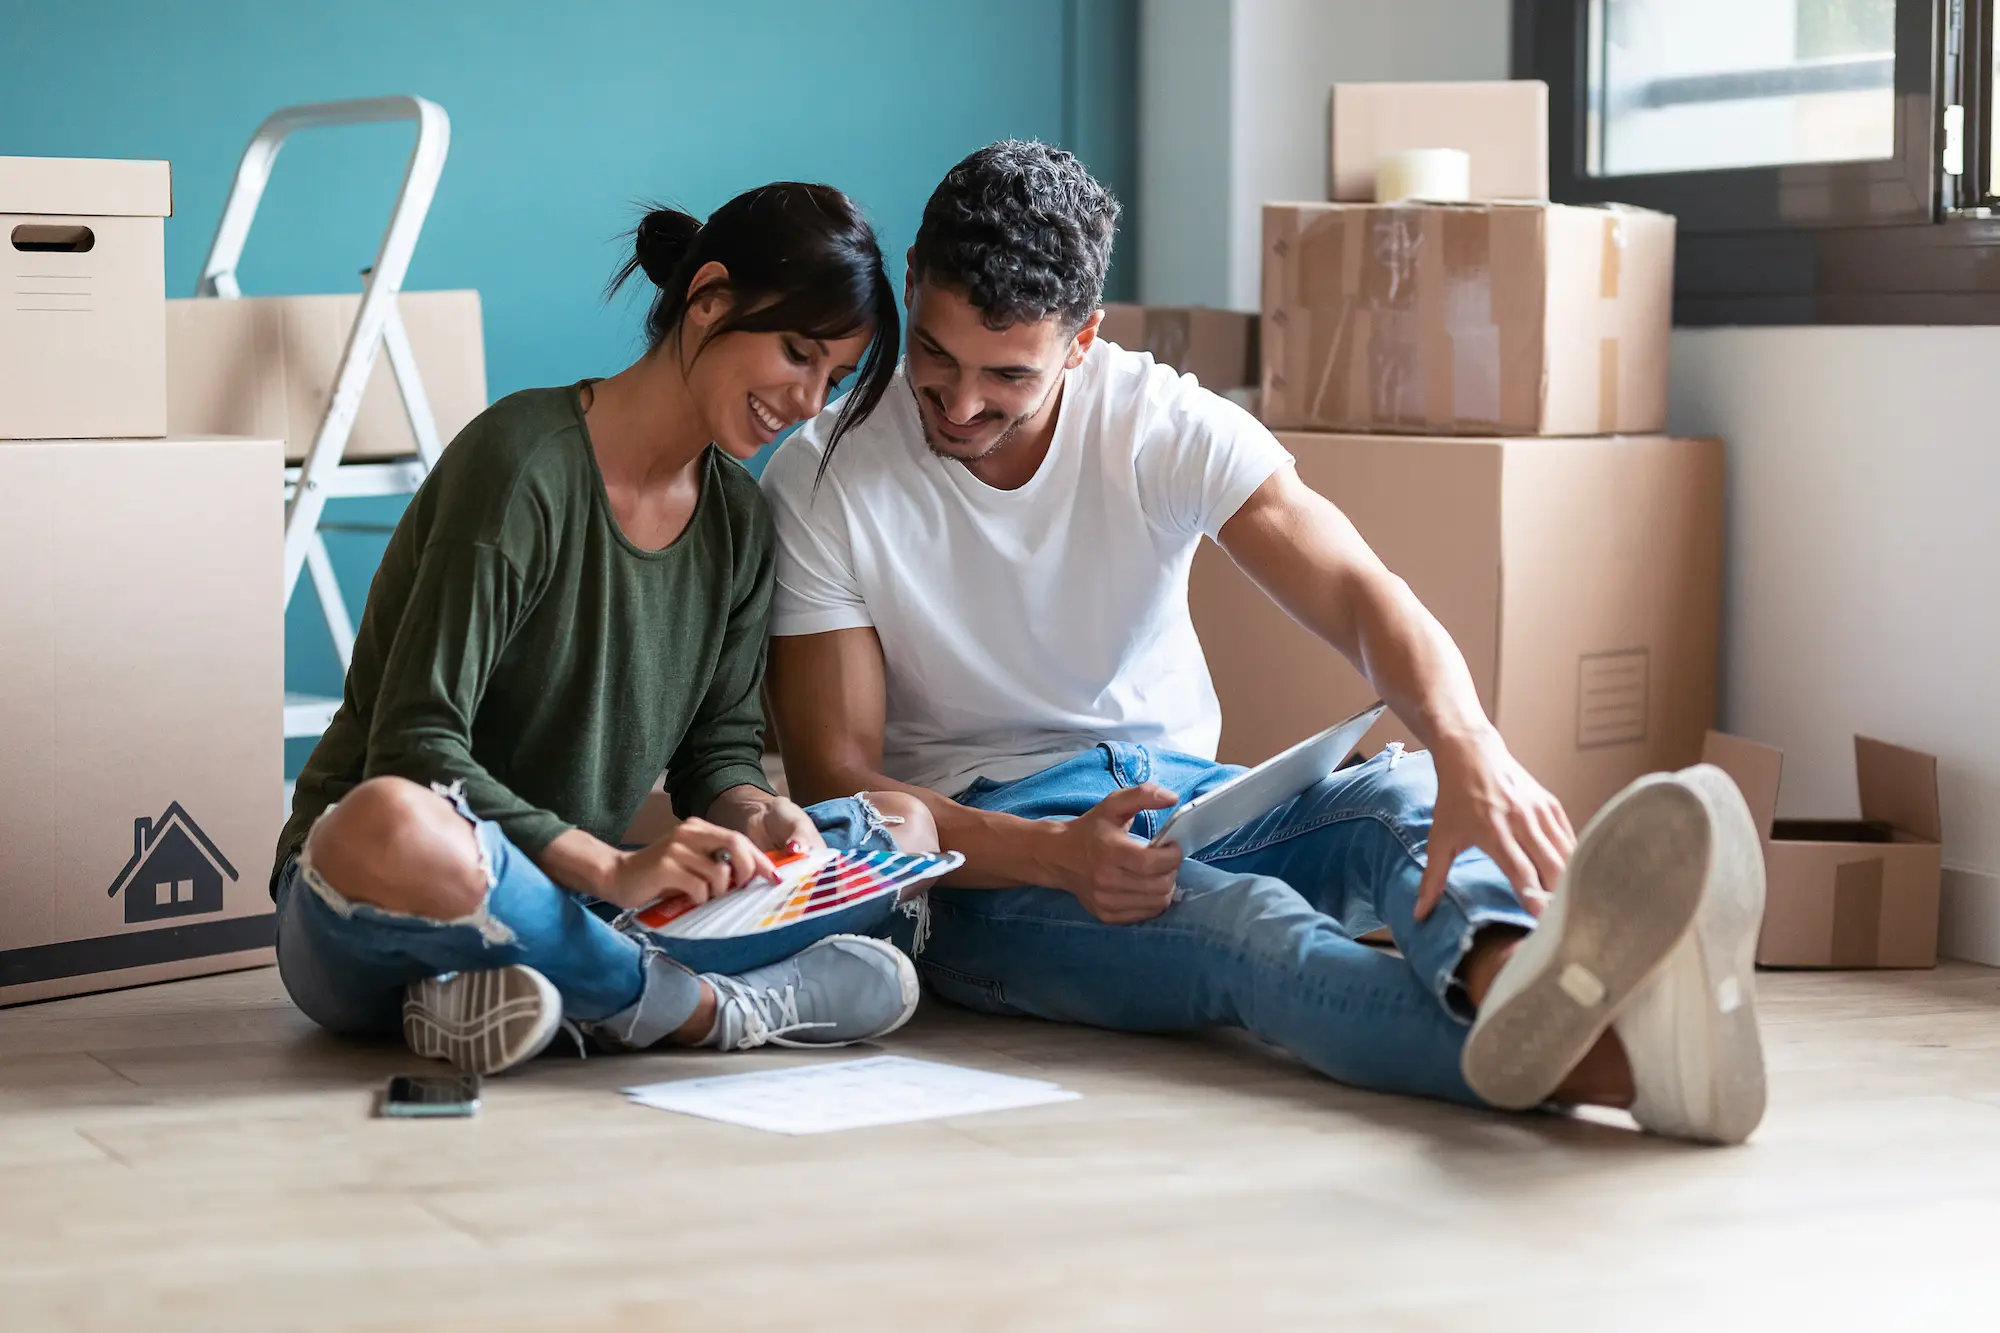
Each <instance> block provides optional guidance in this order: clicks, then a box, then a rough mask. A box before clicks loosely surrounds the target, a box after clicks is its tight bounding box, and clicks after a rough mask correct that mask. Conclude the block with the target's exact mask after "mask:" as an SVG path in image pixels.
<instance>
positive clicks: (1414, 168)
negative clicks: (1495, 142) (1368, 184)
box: [1375, 148, 1472, 204]
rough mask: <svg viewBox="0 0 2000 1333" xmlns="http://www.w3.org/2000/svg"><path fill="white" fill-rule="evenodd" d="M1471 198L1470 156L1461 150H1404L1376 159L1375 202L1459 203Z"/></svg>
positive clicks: (1385, 154)
mask: <svg viewBox="0 0 2000 1333" xmlns="http://www.w3.org/2000/svg"><path fill="white" fill-rule="evenodd" d="M1471 197H1472V154H1470V153H1468V152H1466V151H1465V150H1464V149H1462V148H1405V149H1403V150H1402V151H1401V152H1395V153H1384V154H1382V156H1381V157H1379V158H1377V159H1376V160H1375V202H1376V203H1378V204H1393V203H1395V202H1396V201H1397V200H1399V199H1434V200H1437V201H1438V202H1440V203H1455V202H1461V201H1463V200H1466V199H1470V198H1471Z"/></svg>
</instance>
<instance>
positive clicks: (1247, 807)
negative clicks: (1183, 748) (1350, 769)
mask: <svg viewBox="0 0 2000 1333" xmlns="http://www.w3.org/2000/svg"><path fill="white" fill-rule="evenodd" d="M1386 708H1387V705H1386V704H1383V703H1381V702H1379V701H1378V702H1376V703H1374V704H1372V705H1370V706H1369V707H1367V708H1364V709H1362V710H1361V711H1360V712H1358V713H1356V714H1355V715H1354V716H1353V717H1350V718H1348V719H1347V720H1346V721H1345V722H1336V723H1334V724H1333V725H1332V726H1330V727H1328V728H1327V729H1326V730H1325V731H1322V732H1321V733H1320V734H1319V735H1317V736H1310V737H1308V738H1306V739H1305V740H1302V741H1300V742H1299V743H1298V744H1297V745H1294V746H1293V747H1292V748H1291V749H1289V750H1285V751H1283V752H1281V753H1279V754H1275V755H1272V756H1271V757H1270V758H1269V759H1266V760H1265V761H1264V762H1263V763H1261V764H1259V765H1257V767H1255V768H1253V769H1250V770H1249V771H1247V772H1244V773H1238V774H1237V775H1236V776H1235V777H1233V778H1231V779H1229V781H1227V782H1225V783H1223V784H1222V785H1221V786H1219V787H1214V788H1211V789H1210V790H1208V791H1205V792H1203V793H1202V794H1201V795H1199V796H1197V797H1195V798H1194V799H1193V800H1192V801H1188V802H1187V803H1185V804H1184V805H1181V806H1179V807H1178V808H1176V809H1175V810H1174V812H1173V814H1172V815H1170V816H1169V817H1168V818H1167V822H1166V825H1165V826H1164V827H1163V828H1161V830H1160V832H1159V834H1158V836H1156V837H1155V838H1154V839H1153V846H1155V847H1163V846H1165V845H1166V844H1167V843H1170V842H1171V843H1178V844H1179V845H1180V849H1181V850H1182V851H1183V852H1185V853H1186V854H1188V855H1189V856H1192V855H1194V854H1195V853H1196V852H1197V851H1200V850H1201V849H1202V848H1203V847H1206V846H1208V845H1209V844H1210V843H1212V842H1216V841H1218V840H1220V839H1222V838H1225V837H1227V836H1228V835H1229V834H1231V833H1234V832H1235V831H1236V830H1237V829H1239V828H1241V827H1243V826H1244V825H1245V824H1247V823H1249V822H1250V821H1251V820H1253V819H1256V818H1257V817H1258V816H1260V815H1266V814H1269V813H1270V812H1271V811H1273V810H1275V809H1277V808H1278V807H1279V806H1281V805H1283V804H1284V803H1285V802H1286V801H1289V800H1291V799H1292V798H1293V797H1294V796H1297V795H1298V794H1299V793H1300V792H1302V791H1304V790H1306V788H1308V787H1310V786H1312V785H1313V784H1314V783H1315V782H1318V781H1319V780H1320V779H1321V778H1323V777H1325V776H1326V775H1327V774H1329V773H1331V772H1333V770H1334V769H1336V768H1338V767H1340V764H1341V761H1342V760H1344V759H1346V758H1347V756H1348V755H1350V754H1352V753H1353V752H1354V747H1355V746H1357V745H1359V744H1360V743H1361V738H1362V737H1363V736H1365V735H1367V734H1368V728H1370V727H1372V726H1374V725H1375V719H1376V718H1378V717H1380V716H1382V714H1383V712H1384V711H1385V710H1386Z"/></svg>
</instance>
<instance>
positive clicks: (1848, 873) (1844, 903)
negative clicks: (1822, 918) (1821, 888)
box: [1827, 856, 1882, 967]
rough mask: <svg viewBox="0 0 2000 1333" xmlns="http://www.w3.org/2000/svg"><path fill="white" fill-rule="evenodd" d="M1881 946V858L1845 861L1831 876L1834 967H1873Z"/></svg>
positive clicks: (1831, 950)
mask: <svg viewBox="0 0 2000 1333" xmlns="http://www.w3.org/2000/svg"><path fill="white" fill-rule="evenodd" d="M1881 946H1882V858H1881V857H1879V856H1871V857H1869V858H1868V859H1867V860H1865V861H1848V862H1846V863H1844V864H1842V865H1840V866H1836V867H1835V868H1834V872H1833V940H1832V946H1831V948H1829V950H1828V951H1827V952H1828V962H1829V963H1830V964H1831V965H1832V966H1834V967H1874V966H1875V964H1876V962H1877V960H1878V959H1879V958H1880V956H1881Z"/></svg>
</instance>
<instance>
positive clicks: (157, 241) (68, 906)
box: [0, 157, 283, 1004]
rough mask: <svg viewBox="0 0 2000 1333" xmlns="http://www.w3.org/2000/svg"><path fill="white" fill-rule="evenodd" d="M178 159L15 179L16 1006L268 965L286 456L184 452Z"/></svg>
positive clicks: (27, 162) (227, 446)
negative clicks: (178, 349) (175, 425)
mask: <svg viewBox="0 0 2000 1333" xmlns="http://www.w3.org/2000/svg"><path fill="white" fill-rule="evenodd" d="M171 211H172V201H171V195H170V182H169V176H168V169H167V164H166V163H164V162H103V161H85V160H75V159H48V158H5V157H0V266H4V267H5V269H6V273H5V275H4V276H5V278H6V283H5V290H6V292H7V293H8V298H9V299H8V300H7V302H6V304H4V305H0V625H4V626H5V627H6V632H5V633H4V634H0V753H4V754H5V755H6V757H7V763H6V765H5V769H4V772H0V1004H6V1003H14V1002H18V1001H22V1000H36V999H45V998H48V997H52V996H57V995H69V994H75V993H78V992H82V991H89V990H102V989H106V988H109V987H113V986H121V985H131V984H135V983H139V982H146V981H159V980H165V979H167V978H170V977H184V976H192V975H196V974H199V973H204V972H214V971H222V970H226V969H229V968H236V967H248V966H255V965H258V964H262V963H268V962H269V961H270V960H271V943H272V935H273V917H272V912H271V900H270V897H269V895H268V893H267V888H266V870H267V868H268V863H269V862H268V858H269V857H270V854H271V849H272V847H273V845H274V843H275V841H276V838H277V831H278V827H279V824H280V822H281V819H282V815H283V812H282V809H281V802H282V785H281V779H282V773H283V754H282V747H283V742H282V733H283V721H282V718H283V713H282V710H283V616H282V588H281V569H282V565H281V561H280V545H281V535H282V534H281V524H282V514H281V507H280V504H279V496H280V494H281V484H282V472H283V458H282V452H283V451H282V447H281V445H280V444H279V442H278V441H277V440H276V439H267V440H251V439H231V438H221V437H214V436H210V437H205V438H192V439H169V438H165V437H166V434H167V423H168V412H167V392H166V388H167V385H166V377H167V363H166V348H165V301H164V296H165V273H164V268H163V263H162V239H163V229H164V219H165V218H166V217H167V216H168V215H169V214H170V213H171Z"/></svg>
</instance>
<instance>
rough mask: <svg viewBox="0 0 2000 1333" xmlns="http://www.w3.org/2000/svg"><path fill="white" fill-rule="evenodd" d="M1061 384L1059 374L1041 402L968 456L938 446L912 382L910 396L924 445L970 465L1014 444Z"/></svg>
mask: <svg viewBox="0 0 2000 1333" xmlns="http://www.w3.org/2000/svg"><path fill="white" fill-rule="evenodd" d="M905 383H908V381H905ZM1061 384H1062V376H1060V375H1058V376H1057V377H1056V382H1055V383H1054V384H1051V385H1050V386H1049V391H1048V393H1045V394H1043V395H1042V401H1041V402H1039V403H1037V404H1035V406H1034V407H1032V408H1031V409H1029V410H1028V412H1027V413H1026V414H1025V415H1023V416H1018V417H1015V418H1014V419H1013V420H1012V421H1010V422H1008V423H1007V428H1006V429H1005V430H1003V431H1001V432H1000V434H999V435H997V436H995V437H994V440H993V443H991V444H989V445H987V446H986V447H985V448H984V449H981V450H980V451H979V452H978V453H976V454H973V455H972V456H970V457H967V456H966V455H964V454H955V453H951V452H949V451H948V450H945V449H941V448H939V447H938V442H937V440H936V439H934V438H933V437H932V435H931V419H930V416H929V414H928V413H926V412H925V411H924V402H923V395H922V394H920V393H919V392H918V391H917V386H916V385H914V384H910V385H909V389H910V396H911V397H912V398H915V399H916V400H917V428H918V429H919V430H921V431H922V432H923V433H924V447H925V448H927V449H929V450H930V451H931V452H932V453H933V454H935V455H937V456H938V457H939V458H942V459H944V460H945V461H946V462H947V463H964V464H968V465H969V464H972V463H984V462H985V461H986V460H987V459H989V458H991V457H993V456H994V455H995V454H997V453H999V452H1000V451H1001V450H1002V449H1005V448H1006V447H1007V446H1008V445H1010V444H1012V443H1013V442H1014V437H1015V436H1017V435H1019V434H1020V433H1021V427H1023V426H1025V425H1027V424H1028V423H1029V422H1030V421H1033V420H1034V419H1035V418H1036V417H1037V416H1038V415H1040V413H1041V410H1042V409H1043V408H1045V407H1047V406H1048V405H1049V399H1050V398H1051V397H1052V396H1053V395H1054V394H1055V391H1056V389H1057V388H1059V387H1060V386H1061Z"/></svg>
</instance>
